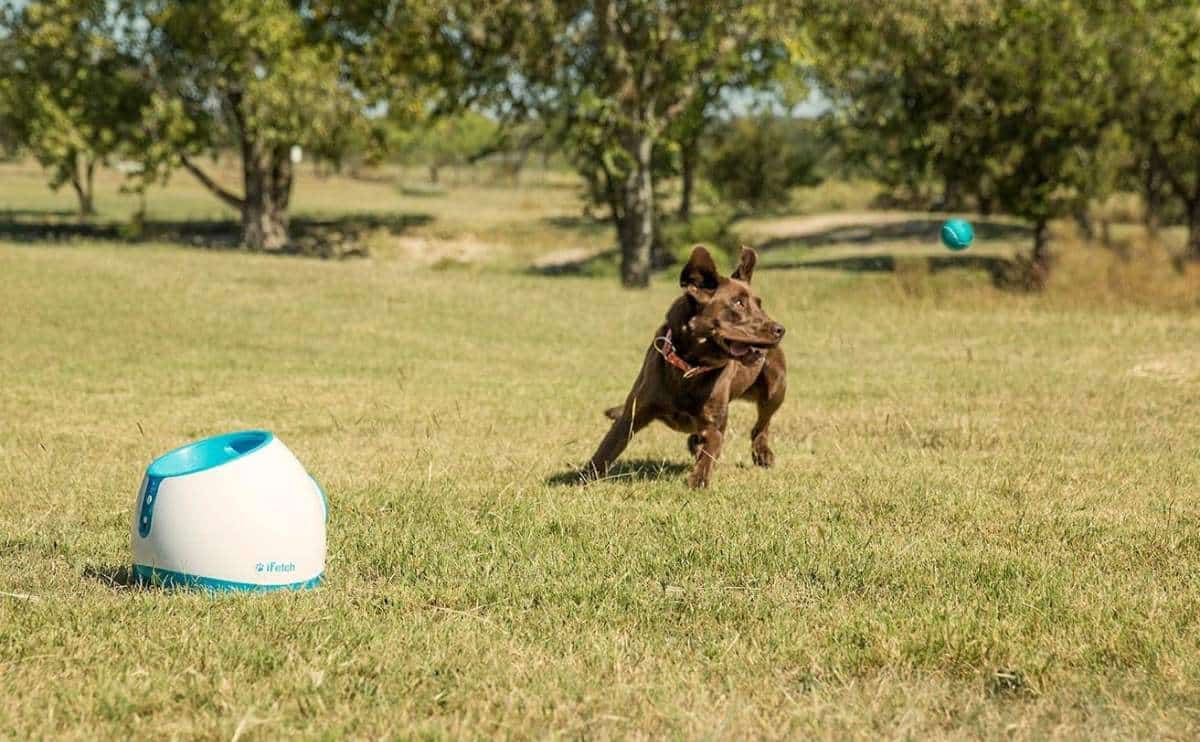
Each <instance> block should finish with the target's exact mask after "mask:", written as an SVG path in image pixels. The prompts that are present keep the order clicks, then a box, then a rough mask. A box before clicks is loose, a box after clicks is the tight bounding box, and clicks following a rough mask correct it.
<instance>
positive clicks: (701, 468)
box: [687, 421, 725, 489]
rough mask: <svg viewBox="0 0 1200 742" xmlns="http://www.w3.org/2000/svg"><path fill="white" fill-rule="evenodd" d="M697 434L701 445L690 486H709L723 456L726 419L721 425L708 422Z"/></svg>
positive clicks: (695, 487)
mask: <svg viewBox="0 0 1200 742" xmlns="http://www.w3.org/2000/svg"><path fill="white" fill-rule="evenodd" d="M696 435H697V436H698V437H699V438H700V445H699V447H698V448H697V450H696V464H695V466H693V467H692V473H691V474H689V475H688V480H687V481H688V486H689V487H691V488H693V489H700V488H702V487H707V486H708V480H709V478H710V477H711V476H712V470H713V466H714V465H715V464H716V463H717V459H718V458H720V456H721V446H722V445H723V444H724V442H725V425H724V421H722V424H721V426H720V427H718V426H717V425H716V424H715V423H706V424H705V425H704V426H703V427H701V428H700V432H699V433H697V434H696Z"/></svg>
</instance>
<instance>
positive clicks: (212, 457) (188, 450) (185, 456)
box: [146, 430, 275, 479]
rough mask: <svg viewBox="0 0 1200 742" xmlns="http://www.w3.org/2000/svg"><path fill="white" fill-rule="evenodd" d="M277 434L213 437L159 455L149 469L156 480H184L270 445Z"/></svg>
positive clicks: (261, 432)
mask: <svg viewBox="0 0 1200 742" xmlns="http://www.w3.org/2000/svg"><path fill="white" fill-rule="evenodd" d="M274 439H275V435H274V434H273V433H271V432H270V431H266V430H243V431H240V432H237V433H225V434H223V435H214V436H212V437H211V438H205V439H203V440H199V441H195V442H193V443H189V444H187V445H186V446H180V447H179V448H176V449H175V450H173V451H168V452H167V453H164V454H163V455H162V456H159V457H158V458H157V459H155V460H154V461H153V462H152V463H151V464H150V468H149V469H147V470H146V474H147V475H149V476H150V477H151V478H154V479H166V478H167V477H181V476H183V475H184V474H195V473H196V472H200V471H204V470H206V469H212V468H214V467H218V466H220V465H221V464H227V463H229V462H230V461H233V460H234V459H239V458H241V457H242V456H245V455H246V454H249V453H254V452H255V451H257V450H258V449H260V448H262V447H263V446H265V445H267V444H268V443H270V442H271V441H273V440H274Z"/></svg>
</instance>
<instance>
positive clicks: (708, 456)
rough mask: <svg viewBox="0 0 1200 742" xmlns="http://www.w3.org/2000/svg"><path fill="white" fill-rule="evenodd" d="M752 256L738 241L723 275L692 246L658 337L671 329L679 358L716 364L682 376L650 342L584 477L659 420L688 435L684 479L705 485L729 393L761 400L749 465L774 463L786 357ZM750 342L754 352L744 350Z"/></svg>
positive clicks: (717, 452) (601, 470)
mask: <svg viewBox="0 0 1200 742" xmlns="http://www.w3.org/2000/svg"><path fill="white" fill-rule="evenodd" d="M757 260H758V256H757V254H756V253H755V252H754V251H753V250H751V249H750V248H748V247H743V248H742V253H741V259H740V260H739V262H738V267H737V269H736V270H735V271H734V272H733V275H732V276H729V277H728V278H726V277H725V276H721V275H720V274H719V273H718V272H717V267H716V264H715V263H714V262H713V259H712V256H711V255H709V254H708V251H707V250H705V249H704V248H703V247H701V246H699V245H697V246H696V247H695V248H693V250H692V256H691V258H690V259H689V260H688V263H687V265H686V266H684V268H683V271H682V272H681V273H680V276H679V285H680V286H681V287H682V288H683V290H684V291H683V296H681V297H679V298H678V299H676V300H675V302H674V303H673V304H672V305H671V308H670V309H669V310H668V311H667V318H666V323H664V324H663V325H662V326H661V327H659V328H658V330H657V331H656V332H655V337H656V338H658V337H662V336H664V335H666V332H667V330H668V329H670V330H671V335H672V340H673V342H674V345H675V348H676V352H677V353H678V354H679V355H680V356H682V357H683V359H684V360H686V361H687V362H688V363H690V364H692V365H693V366H720V368H717V369H714V370H711V371H706V372H704V373H701V374H698V375H696V376H693V377H692V378H690V379H685V378H683V372H682V371H681V370H680V369H678V368H675V367H674V366H672V365H670V364H668V363H667V362H666V360H665V359H664V358H663V357H662V355H661V354H659V353H658V351H657V350H655V348H654V345H653V344H651V347H650V348H649V350H647V351H646V358H645V360H644V361H643V363H642V370H641V372H640V373H639V374H638V377H637V380H636V381H635V382H634V384H633V389H632V390H631V391H630V392H629V396H628V397H627V398H626V400H625V404H624V405H622V406H620V407H614V408H612V409H611V410H608V411H607V414H608V415H609V417H611V418H612V419H613V424H612V427H611V428H610V429H609V431H608V434H607V435H605V436H604V440H602V441H601V442H600V446H599V447H598V448H597V449H596V453H595V454H594V455H593V456H592V459H591V461H590V462H589V464H588V466H587V468H586V469H585V471H584V476H585V478H589V479H590V478H598V477H603V476H604V475H605V474H606V473H607V472H608V469H609V467H610V466H612V463H613V462H614V461H616V459H617V457H618V456H620V455H621V452H622V451H624V450H625V446H626V445H627V444H628V443H629V440H630V439H631V438H632V437H633V434H634V433H636V432H638V431H639V430H641V429H642V428H644V427H646V426H647V425H649V424H650V423H651V422H653V421H655V420H659V421H661V422H663V423H664V424H666V425H667V426H668V427H670V428H671V429H672V430H677V431H679V432H681V433H688V434H689V435H688V450H689V451H691V453H692V455H693V456H695V458H696V463H695V466H694V467H693V468H692V473H691V474H690V475H689V476H688V484H689V485H691V486H692V487H705V486H707V485H708V483H709V479H710V477H711V475H712V468H713V465H714V464H715V463H716V461H717V459H718V458H720V456H721V447H722V444H723V443H724V438H725V425H726V422H727V418H728V412H729V402H730V400H734V399H746V400H751V401H753V402H754V403H755V404H757V405H758V420H757V422H755V424H754V429H753V430H752V431H751V433H750V440H751V451H752V454H753V458H754V463H755V464H757V465H759V466H771V465H772V464H774V463H775V454H774V453H772V452H771V447H770V445H769V442H768V436H769V432H770V424H771V416H772V415H774V414H775V412H776V411H777V410H778V409H779V406H780V405H781V404H783V397H784V393H785V392H786V390H787V363H786V362H785V360H784V357H783V351H782V350H781V349H780V348H779V341H780V340H781V339H782V338H783V332H784V330H783V326H782V325H780V324H779V323H778V322H775V321H774V320H772V319H771V318H770V317H768V316H767V314H766V312H764V311H763V309H762V301H761V299H759V298H758V296H757V295H756V294H755V293H754V289H752V288H751V287H750V279H751V277H752V276H753V273H754V265H755V262H756V261H757ZM747 346H750V348H751V350H749V351H747V352H742V351H743V350H744V349H745V348H746V347H747Z"/></svg>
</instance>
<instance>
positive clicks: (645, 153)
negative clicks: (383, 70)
mask: <svg viewBox="0 0 1200 742" xmlns="http://www.w3.org/2000/svg"><path fill="white" fill-rule="evenodd" d="M476 5H477V6H478V7H474V8H473V9H471V10H470V11H463V12H460V13H458V14H455V15H454V16H453V18H454V19H458V20H460V22H461V33H460V34H459V36H460V38H461V39H462V50H463V51H462V52H461V54H460V57H459V58H460V59H461V60H462V62H463V68H464V69H466V70H468V73H467V75H466V80H467V81H468V84H467V87H468V88H474V89H482V90H486V91H487V94H485V95H483V96H481V97H482V99H484V100H487V101H489V102H490V104H491V105H494V106H497V107H500V108H501V109H502V110H504V111H505V112H507V113H509V114H510V115H528V116H534V117H537V118H539V119H540V120H542V121H545V122H547V123H548V125H551V126H552V127H553V128H554V129H555V131H557V132H558V134H559V138H560V141H562V143H563V144H564V145H565V147H566V149H567V152H568V156H569V159H570V160H571V161H572V162H573V163H574V164H575V166H576V168H577V169H579V170H580V172H581V174H583V176H584V178H585V180H587V181H588V182H589V183H591V184H593V186H594V189H595V191H596V192H597V194H598V195H600V196H601V197H602V198H604V200H605V201H606V202H607V204H608V207H609V211H610V214H611V217H612V221H613V224H614V226H615V227H616V232H617V239H618V243H619V245H620V249H621V282H622V283H623V284H624V285H625V286H627V287H644V286H647V285H648V284H649V279H650V269H651V249H652V245H653V243H654V241H655V234H656V226H655V219H656V214H657V211H656V203H655V166H654V157H655V151H656V148H660V147H661V146H662V145H663V143H664V142H666V141H668V139H669V135H668V130H669V129H670V127H671V126H672V125H673V124H674V123H675V122H676V121H678V120H679V119H680V118H681V117H682V116H684V115H685V114H686V113H687V112H688V111H689V109H691V110H693V111H695V109H694V108H692V107H693V106H694V105H696V102H697V100H698V99H699V97H700V96H701V94H702V87H703V83H704V81H706V80H710V79H712V78H713V76H714V75H716V74H717V70H722V69H724V70H737V69H740V68H743V67H747V66H752V65H754V64H756V63H757V62H758V56H757V55H758V54H760V53H761V50H762V48H763V46H764V45H770V44H772V43H774V41H773V40H774V39H775V38H776V37H777V35H778V34H780V33H781V31H782V29H783V28H784V26H783V24H782V23H781V13H782V11H780V10H779V9H778V8H776V7H775V5H774V3H764V2H731V3H714V4H709V3H690V2H660V1H658V0H547V1H546V2H532V1H530V0H505V1H504V2H500V3H477V4H476ZM730 76H732V75H730Z"/></svg>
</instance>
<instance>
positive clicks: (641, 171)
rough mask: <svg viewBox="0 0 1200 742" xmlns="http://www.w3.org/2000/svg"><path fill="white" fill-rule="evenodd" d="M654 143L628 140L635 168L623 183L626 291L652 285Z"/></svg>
mask: <svg viewBox="0 0 1200 742" xmlns="http://www.w3.org/2000/svg"><path fill="white" fill-rule="evenodd" d="M653 148H654V140H653V139H651V138H650V136H649V135H648V134H645V133H640V132H639V133H634V134H631V135H629V136H628V137H626V141H625V149H626V151H627V152H629V154H630V155H631V156H632V157H633V158H634V166H633V167H631V168H630V169H629V173H628V174H627V175H626V176H625V177H624V178H623V179H622V181H621V186H620V187H621V213H620V215H619V216H618V218H617V236H618V239H619V241H620V243H621V284H622V285H623V286H625V287H626V288H646V287H647V286H649V285H650V250H651V245H652V244H653V242H654V178H653V174H652V173H651V164H650V156H651V153H652V151H653Z"/></svg>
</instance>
